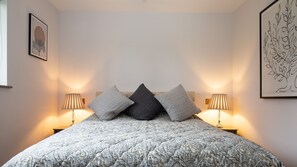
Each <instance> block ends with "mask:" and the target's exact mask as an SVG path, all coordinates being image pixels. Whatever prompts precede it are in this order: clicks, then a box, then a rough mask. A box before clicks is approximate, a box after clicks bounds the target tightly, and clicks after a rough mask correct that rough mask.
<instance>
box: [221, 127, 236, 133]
mask: <svg viewBox="0 0 297 167" xmlns="http://www.w3.org/2000/svg"><path fill="white" fill-rule="evenodd" d="M221 129H222V130H224V131H226V132H230V133H233V134H237V130H238V129H235V128H221Z"/></svg>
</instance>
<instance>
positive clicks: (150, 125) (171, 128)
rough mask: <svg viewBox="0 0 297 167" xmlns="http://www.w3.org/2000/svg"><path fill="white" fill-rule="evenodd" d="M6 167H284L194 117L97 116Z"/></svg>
mask: <svg viewBox="0 0 297 167" xmlns="http://www.w3.org/2000/svg"><path fill="white" fill-rule="evenodd" d="M7 166H22V167H25V166H30V167H31V166H75V167H79V166H87V167H93V166H170V167H171V166H187V167H189V166H210V167H212V166H213V167H217V166H228V167H230V166H234V167H238V166H270V167H277V166H283V164H282V162H280V161H279V160H278V159H277V158H276V157H275V156H274V155H273V154H272V153H270V152H268V151H267V150H265V149H263V148H262V147H260V146H259V145H257V144H255V143H253V142H250V141H248V140H246V139H244V138H242V137H240V136H238V135H234V134H231V133H229V132H225V131H222V130H221V129H218V128H215V127H213V126H212V125H209V124H208V123H206V122H204V121H202V120H200V119H197V118H194V117H193V118H191V119H188V120H186V121H183V122H172V121H170V118H169V117H168V115H167V114H165V113H164V114H161V115H160V116H158V117H157V118H156V119H154V120H151V121H139V120H135V119H133V118H130V117H128V116H126V115H123V114H122V115H119V116H117V117H116V118H115V119H113V120H111V121H100V120H99V119H98V117H97V116H96V115H92V116H90V117H89V118H87V119H86V120H84V121H83V122H81V123H79V124H76V125H73V126H71V127H70V128H68V129H65V130H64V131H61V132H59V133H57V134H55V135H52V136H50V137H48V138H46V139H44V140H43V141H41V142H39V143H37V144H35V145H33V146H31V147H29V148H27V149H26V150H24V151H22V152H21V153H19V154H17V155H16V156H15V157H13V158H12V159H11V160H9V161H8V162H7V163H6V164H4V167H7Z"/></svg>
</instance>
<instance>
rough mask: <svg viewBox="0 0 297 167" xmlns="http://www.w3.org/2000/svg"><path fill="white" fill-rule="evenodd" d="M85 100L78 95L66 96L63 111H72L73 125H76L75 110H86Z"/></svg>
mask: <svg viewBox="0 0 297 167" xmlns="http://www.w3.org/2000/svg"><path fill="white" fill-rule="evenodd" d="M84 108H85V106H84V103H83V100H82V98H81V96H80V94H78V93H70V94H65V98H64V105H63V107H62V109H63V110H72V122H71V125H73V124H74V110H75V109H84Z"/></svg>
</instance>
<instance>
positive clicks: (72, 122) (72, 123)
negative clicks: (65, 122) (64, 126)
mask: <svg viewBox="0 0 297 167" xmlns="http://www.w3.org/2000/svg"><path fill="white" fill-rule="evenodd" d="M74 119H75V117H74V110H72V120H71V125H70V126H72V125H74Z"/></svg>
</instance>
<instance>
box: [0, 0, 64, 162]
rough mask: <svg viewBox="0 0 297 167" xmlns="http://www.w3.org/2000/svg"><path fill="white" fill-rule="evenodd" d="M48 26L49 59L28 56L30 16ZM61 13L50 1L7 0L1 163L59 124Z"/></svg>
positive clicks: (0, 109)
mask: <svg viewBox="0 0 297 167" xmlns="http://www.w3.org/2000/svg"><path fill="white" fill-rule="evenodd" d="M29 12H33V13H34V14H36V15H37V17H39V18H40V19H42V20H43V21H45V22H46V23H47V24H48V26H49V58H48V61H47V62H45V61H42V60H39V59H37V58H34V57H32V56H29V55H28V32H29V31H28V29H29V28H28V26H29V25H28V18H29V14H28V13H29ZM57 23H58V12H57V11H56V9H55V8H53V7H52V6H51V5H50V4H49V3H48V2H47V1H40V0H8V37H9V38H8V84H9V85H12V86H13V88H12V89H5V88H0V132H1V136H0V165H2V164H3V163H4V162H6V161H7V160H8V159H9V158H11V157H12V156H13V155H15V154H16V153H18V152H20V151H21V150H23V149H25V148H26V147H28V146H30V145H32V144H34V143H36V142H37V141H39V140H42V139H44V138H45V137H47V136H49V135H50V134H52V128H53V127H54V126H57V119H56V116H57V90H58V88H57V87H58V83H57V77H58V45H59V40H58V38H57V37H58V24H57Z"/></svg>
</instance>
